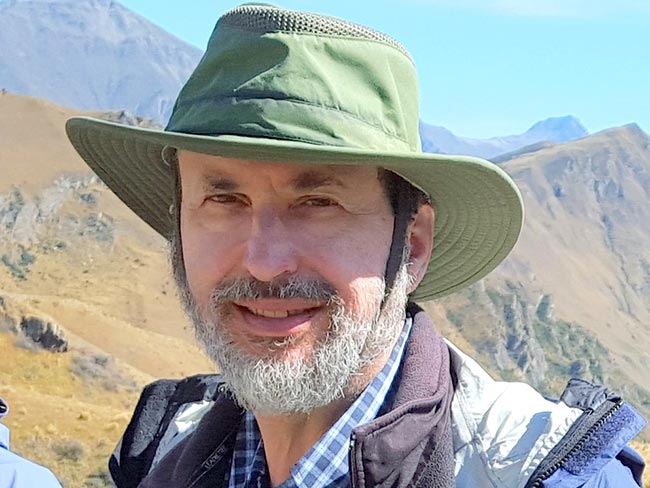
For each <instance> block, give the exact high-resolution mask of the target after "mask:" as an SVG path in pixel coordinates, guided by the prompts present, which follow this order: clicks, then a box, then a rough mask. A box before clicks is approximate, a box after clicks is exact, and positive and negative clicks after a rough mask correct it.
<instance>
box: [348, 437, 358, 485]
mask: <svg viewBox="0 0 650 488" xmlns="http://www.w3.org/2000/svg"><path fill="white" fill-rule="evenodd" d="M356 441H357V436H356V434H355V433H354V432H352V434H351V435H350V449H349V451H348V457H349V459H350V486H351V488H355V487H356V486H357V461H356V456H355V455H354V448H355V444H356Z"/></svg>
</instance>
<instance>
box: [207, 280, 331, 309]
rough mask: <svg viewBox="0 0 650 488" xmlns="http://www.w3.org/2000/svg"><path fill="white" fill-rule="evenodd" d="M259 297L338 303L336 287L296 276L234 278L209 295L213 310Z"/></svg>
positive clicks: (218, 286)
mask: <svg viewBox="0 0 650 488" xmlns="http://www.w3.org/2000/svg"><path fill="white" fill-rule="evenodd" d="M261 298H279V299H283V298H301V299H305V300H312V301H319V302H327V303H328V304H331V303H333V302H335V301H338V298H339V296H338V294H337V292H336V290H335V288H334V287H333V286H332V285H331V284H330V283H329V282H327V281H325V280H323V279H319V278H304V277H298V276H290V277H287V278H278V279H275V280H273V281H260V280H257V279H255V278H253V277H242V278H233V279H230V280H227V281H224V282H221V283H219V285H217V286H216V287H215V288H214V290H213V291H212V294H211V302H212V306H213V307H217V306H219V305H221V304H223V303H225V302H229V301H234V300H242V299H253V300H256V299H261Z"/></svg>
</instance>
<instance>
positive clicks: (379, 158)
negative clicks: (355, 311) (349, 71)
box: [66, 117, 523, 301]
mask: <svg viewBox="0 0 650 488" xmlns="http://www.w3.org/2000/svg"><path fill="white" fill-rule="evenodd" d="M66 132H67V134H68V137H69V139H70V142H71V143H72V145H73V146H74V148H75V149H76V150H77V152H78V153H79V154H80V156H81V157H82V158H83V159H84V160H85V161H86V163H87V164H88V165H89V166H90V167H91V168H92V169H93V170H94V171H95V173H97V175H98V176H99V177H100V178H101V179H102V180H103V181H104V182H105V183H106V185H108V187H109V188H110V189H111V190H112V191H113V192H114V193H115V194H116V195H117V196H118V197H119V198H120V199H121V200H122V201H123V202H124V203H126V205H127V206H129V207H130V208H131V209H132V210H133V211H134V212H135V213H136V214H137V215H138V216H139V217H140V218H142V219H143V220H144V221H145V222H146V223H148V224H149V225H150V226H151V227H152V228H153V229H154V230H156V231H157V232H158V233H159V234H161V235H162V236H163V237H165V238H166V239H169V237H170V236H171V234H172V230H173V229H172V220H171V216H170V213H169V209H170V206H171V204H172V198H173V191H174V190H173V181H172V178H173V176H172V172H171V169H170V168H169V166H168V165H167V163H166V162H165V161H164V160H163V158H162V151H163V148H164V147H166V146H171V147H175V148H178V149H185V150H189V151H195V152H199V153H205V154H212V155H219V156H223V157H228V158H234V159H255V160H260V161H269V162H273V161H283V162H296V163H304V164H350V165H371V166H378V167H383V168H386V169H388V170H391V171H394V172H395V173H397V174H399V175H401V176H403V177H404V178H406V179H407V180H408V181H409V182H411V183H413V184H414V185H415V186H417V187H419V188H421V189H422V190H424V191H425V192H426V193H427V194H429V195H431V198H432V200H433V202H434V205H435V211H436V221H435V238H434V247H433V255H432V258H431V261H430V262H429V266H428V269H427V272H426V274H425V276H424V278H423V280H422V282H421V283H420V286H419V287H418V289H417V290H416V291H415V293H414V294H413V296H412V298H413V299H414V300H419V301H424V300H430V299H433V298H437V297H441V296H444V295H447V294H449V293H452V292H454V291H456V290H459V289H461V288H463V287H465V286H468V285H470V284H471V283H474V282H476V281H478V280H479V279H481V278H483V277H484V276H485V275H487V274H488V273H489V272H490V271H492V270H493V269H494V268H495V267H496V266H497V265H498V264H499V263H501V262H502V261H503V260H504V259H505V258H506V257H507V255H508V254H509V253H510V251H511V249H512V248H513V247H514V245H515V243H516V241H517V238H518V236H519V233H520V231H521V226H522V222H523V205H522V200H521V195H520V193H519V190H518V189H517V187H516V185H515V184H514V182H513V181H512V180H511V178H510V177H509V176H508V175H507V174H506V173H505V172H504V171H503V170H501V169H500V168H499V167H498V166H496V165H495V164H493V163H490V162H489V161H486V160H483V159H480V158H474V157H469V156H450V155H442V154H429V153H410V152H377V151H370V150H363V149H356V148H347V147H335V146H318V145H314V144H307V143H303V142H295V141H284V140H277V139H262V138H252V137H244V136H235V135H218V136H211V135H195V134H183V133H175V132H166V131H160V130H152V129H144V128H139V127H131V126H125V125H121V124H116V123H112V122H107V121H104V120H98V119H93V118H90V117H73V118H71V119H69V120H68V122H67V123H66Z"/></svg>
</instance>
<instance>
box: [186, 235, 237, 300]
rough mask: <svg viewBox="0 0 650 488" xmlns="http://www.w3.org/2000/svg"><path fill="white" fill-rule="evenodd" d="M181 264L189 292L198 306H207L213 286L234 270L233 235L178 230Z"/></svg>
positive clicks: (234, 245)
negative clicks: (182, 261) (181, 256)
mask: <svg viewBox="0 0 650 488" xmlns="http://www.w3.org/2000/svg"><path fill="white" fill-rule="evenodd" d="M181 235H182V248H183V260H184V262H185V273H186V277H187V283H188V286H189V288H190V291H191V292H192V294H193V295H194V297H195V299H196V301H197V302H198V303H199V305H202V304H204V303H207V300H208V299H209V297H210V295H211V293H212V290H213V289H214V287H215V285H216V284H217V283H218V282H219V281H220V280H221V279H223V278H224V277H225V276H227V275H228V273H229V272H230V270H231V269H232V268H233V267H234V266H235V263H236V255H237V252H238V246H237V242H236V233H234V232H230V233H207V232H204V231H202V230H198V231H196V230H194V229H192V228H191V226H187V225H186V226H182V228H181Z"/></svg>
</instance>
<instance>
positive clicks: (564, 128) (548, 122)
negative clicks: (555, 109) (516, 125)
mask: <svg viewBox="0 0 650 488" xmlns="http://www.w3.org/2000/svg"><path fill="white" fill-rule="evenodd" d="M526 134H528V135H535V136H537V137H538V138H539V139H540V140H547V141H553V142H566V141H572V140H574V139H580V138H582V137H585V136H588V135H589V132H588V131H587V129H586V128H585V126H584V125H582V123H581V122H580V121H579V120H578V119H577V118H576V117H574V116H573V115H565V116H563V117H549V118H548V119H544V120H540V121H539V122H537V123H535V124H533V125H532V127H531V128H530V129H528V131H527V132H526Z"/></svg>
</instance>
